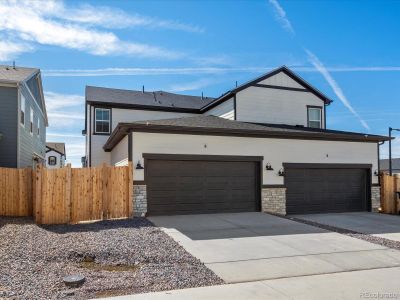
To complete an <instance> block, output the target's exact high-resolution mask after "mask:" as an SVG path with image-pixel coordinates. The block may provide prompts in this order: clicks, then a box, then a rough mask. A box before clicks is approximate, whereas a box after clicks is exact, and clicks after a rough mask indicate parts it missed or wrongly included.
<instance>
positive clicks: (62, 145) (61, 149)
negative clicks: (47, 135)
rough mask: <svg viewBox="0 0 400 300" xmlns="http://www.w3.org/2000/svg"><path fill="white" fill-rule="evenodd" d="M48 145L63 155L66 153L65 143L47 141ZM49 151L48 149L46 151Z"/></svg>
mask: <svg viewBox="0 0 400 300" xmlns="http://www.w3.org/2000/svg"><path fill="white" fill-rule="evenodd" d="M46 147H47V148H49V149H50V150H53V151H56V152H58V153H60V154H61V155H64V156H66V155H65V143H46ZM46 152H47V151H46Z"/></svg>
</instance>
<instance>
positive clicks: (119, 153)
mask: <svg viewBox="0 0 400 300" xmlns="http://www.w3.org/2000/svg"><path fill="white" fill-rule="evenodd" d="M111 165H113V166H127V165H128V136H125V137H124V138H123V139H122V140H121V141H120V142H119V143H118V145H116V146H115V147H114V149H112V151H111Z"/></svg>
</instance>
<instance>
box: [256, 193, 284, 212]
mask: <svg viewBox="0 0 400 300" xmlns="http://www.w3.org/2000/svg"><path fill="white" fill-rule="evenodd" d="M261 211H263V212H269V213H273V214H279V215H286V188H285V187H274V188H263V189H262V191H261Z"/></svg>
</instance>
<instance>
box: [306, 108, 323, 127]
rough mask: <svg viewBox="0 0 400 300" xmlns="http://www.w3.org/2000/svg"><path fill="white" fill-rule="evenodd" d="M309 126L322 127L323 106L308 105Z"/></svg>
mask: <svg viewBox="0 0 400 300" xmlns="http://www.w3.org/2000/svg"><path fill="white" fill-rule="evenodd" d="M307 109H308V112H307V115H308V127H311V128H322V126H321V125H322V124H321V123H322V122H321V115H322V108H321V107H308V108H307Z"/></svg>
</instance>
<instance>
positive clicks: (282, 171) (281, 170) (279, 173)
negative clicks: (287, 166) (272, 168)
mask: <svg viewBox="0 0 400 300" xmlns="http://www.w3.org/2000/svg"><path fill="white" fill-rule="evenodd" d="M278 175H279V176H285V170H283V168H281V169H280V170H279V171H278Z"/></svg>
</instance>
